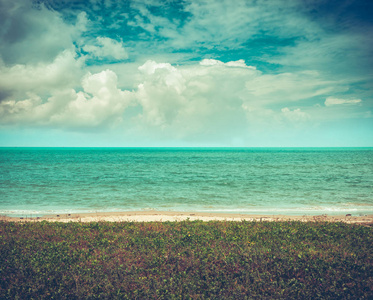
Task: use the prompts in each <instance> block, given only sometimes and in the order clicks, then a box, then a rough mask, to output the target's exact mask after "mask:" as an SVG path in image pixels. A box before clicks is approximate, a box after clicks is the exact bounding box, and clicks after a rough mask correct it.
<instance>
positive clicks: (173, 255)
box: [0, 220, 373, 299]
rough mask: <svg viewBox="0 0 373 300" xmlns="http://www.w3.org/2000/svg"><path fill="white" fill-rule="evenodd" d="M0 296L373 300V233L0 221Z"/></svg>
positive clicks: (326, 226) (333, 228) (288, 226)
mask: <svg viewBox="0 0 373 300" xmlns="http://www.w3.org/2000/svg"><path fill="white" fill-rule="evenodd" d="M0 253H1V257H0V274H1V275H0V282H1V283H0V298H1V299H98V298H99V299H372V298H373V255H372V254H373V233H372V228H371V227H368V226H361V225H354V224H346V223H332V222H299V221H288V222H248V221H242V222H228V221H210V222H203V221H189V220H187V221H182V222H140V223H139V222H90V223H80V222H70V223H61V222H47V221H43V222H26V223H20V222H5V221H0Z"/></svg>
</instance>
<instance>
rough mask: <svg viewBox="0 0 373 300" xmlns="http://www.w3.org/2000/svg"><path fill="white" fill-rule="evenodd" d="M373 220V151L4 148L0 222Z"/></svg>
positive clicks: (0, 154) (0, 171)
mask: <svg viewBox="0 0 373 300" xmlns="http://www.w3.org/2000/svg"><path fill="white" fill-rule="evenodd" d="M151 209H155V210H167V211H201V212H202V211H203V212H228V213H255V214H286V215H291V214H300V215H303V214H310V215H314V214H324V213H326V214H346V213H351V214H353V215H359V214H372V213H373V149H372V148H361V149H359V148H353V149H346V148H330V149H327V148H322V149H319V148H315V149H312V148H303V149H289V148H284V149H279V148H270V149H266V148H260V149H237V148H235V149H221V148H217V149H209V148H207V149H191V148H168V149H166V148H0V214H5V215H9V216H30V215H33V216H37V215H43V214H51V213H61V214H62V213H76V212H100V211H129V210H151Z"/></svg>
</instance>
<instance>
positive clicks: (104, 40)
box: [83, 37, 128, 60]
mask: <svg viewBox="0 0 373 300" xmlns="http://www.w3.org/2000/svg"><path fill="white" fill-rule="evenodd" d="M96 43H97V46H96V45H85V46H83V50H84V51H86V52H88V53H89V54H90V55H91V56H93V57H96V58H107V57H109V58H114V59H117V60H123V59H127V58H128V53H127V51H126V50H125V49H124V48H123V45H122V43H121V42H118V41H116V40H113V39H111V38H108V37H97V38H96Z"/></svg>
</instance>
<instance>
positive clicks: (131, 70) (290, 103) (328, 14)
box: [0, 0, 373, 147]
mask: <svg viewBox="0 0 373 300" xmlns="http://www.w3.org/2000/svg"><path fill="white" fill-rule="evenodd" d="M372 13H373V2H371V1H366V0H355V1H331V0H309V1H281V0H276V1H274V0H273V1H264V0H258V1H248V0H235V1H230V0H219V1H218V0H209V1H207V0H199V1H196V0H189V1H187V0H185V1H172V0H169V1H155V0H137V1H109V0H105V1H104V0H91V1H79V0H75V1H68V0H39V1H29V0H12V1H10V0H0V146H121V147H127V146H226V147H230V146H239V147H269V146H273V147H284V146H288V147H296V146H299V147H307V146H315V147H319V146H327V147H329V146H373V116H372V109H373V55H372V53H373V52H372V49H373V21H372V20H373V19H372V18H371V15H372Z"/></svg>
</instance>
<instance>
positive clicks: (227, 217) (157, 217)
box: [1, 211, 373, 224]
mask: <svg viewBox="0 0 373 300" xmlns="http://www.w3.org/2000/svg"><path fill="white" fill-rule="evenodd" d="M1 219H2V220H4V221H14V222H41V221H50V222H100V221H104V222H168V221H171V222H180V221H184V220H190V221H195V220H201V221H243V220H245V221H257V222H264V221H267V222H269V221H303V222H316V221H327V222H345V223H354V224H373V215H366V216H354V215H349V214H348V215H343V216H342V215H339V216H334V215H333V216H329V215H315V216H311V215H304V216H287V215H248V214H219V213H200V212H173V211H172V212H170V211H129V212H100V213H82V214H60V215H45V216H42V217H7V216H2V217H1Z"/></svg>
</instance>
